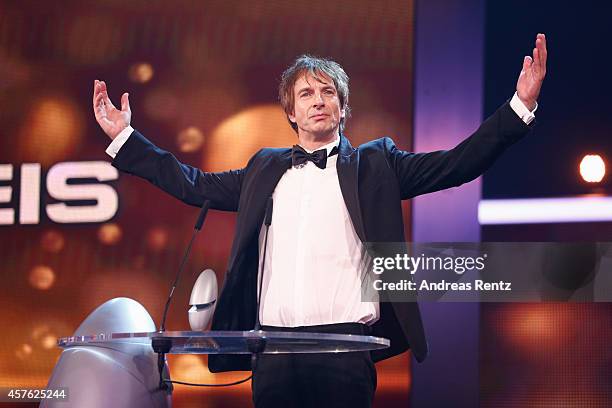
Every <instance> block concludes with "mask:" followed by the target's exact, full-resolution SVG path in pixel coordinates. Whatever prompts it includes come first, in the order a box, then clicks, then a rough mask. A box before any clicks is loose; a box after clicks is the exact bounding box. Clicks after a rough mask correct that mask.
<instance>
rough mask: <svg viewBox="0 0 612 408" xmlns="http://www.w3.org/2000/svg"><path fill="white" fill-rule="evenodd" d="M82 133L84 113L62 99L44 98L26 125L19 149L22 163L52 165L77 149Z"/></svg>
mask: <svg viewBox="0 0 612 408" xmlns="http://www.w3.org/2000/svg"><path fill="white" fill-rule="evenodd" d="M83 131H84V118H83V114H82V112H81V110H80V108H79V107H78V106H77V105H76V104H75V103H73V102H72V101H71V100H69V99H67V98H65V97H62V96H52V97H41V98H38V99H37V100H35V101H34V102H33V103H32V107H31V109H30V111H29V114H28V115H27V117H26V119H25V120H24V122H23V125H22V127H21V130H20V132H19V135H18V137H17V150H18V152H19V154H20V158H21V160H23V161H29V162H38V163H42V164H43V165H46V166H49V165H51V164H53V163H55V162H57V161H61V160H63V159H67V158H70V157H71V156H72V155H73V154H74V153H75V152H76V151H77V150H78V148H79V146H80V144H81V141H82V140H81V139H82V135H83Z"/></svg>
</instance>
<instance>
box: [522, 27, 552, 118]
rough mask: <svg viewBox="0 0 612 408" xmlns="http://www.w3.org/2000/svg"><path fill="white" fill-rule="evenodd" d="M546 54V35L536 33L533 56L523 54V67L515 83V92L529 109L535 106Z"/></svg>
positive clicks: (540, 86) (544, 73)
mask: <svg viewBox="0 0 612 408" xmlns="http://www.w3.org/2000/svg"><path fill="white" fill-rule="evenodd" d="M546 56H547V52H546V37H545V36H544V34H538V35H537V36H536V42H535V48H534V49H533V58H532V57H530V56H528V55H526V56H525V58H524V59H523V69H522V70H521V74H520V75H519V78H518V81H517V83H516V93H517V95H518V97H519V99H520V100H521V101H522V102H523V103H524V104H525V106H526V107H527V108H528V109H529V110H530V111H532V110H534V109H535V107H536V102H537V101H538V96H540V89H541V88H542V82H544V77H545V76H546Z"/></svg>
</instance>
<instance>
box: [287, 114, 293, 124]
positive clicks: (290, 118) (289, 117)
mask: <svg viewBox="0 0 612 408" xmlns="http://www.w3.org/2000/svg"><path fill="white" fill-rule="evenodd" d="M287 118H288V119H289V121H290V122H291V123H295V115H294V114H293V113H288V114H287Z"/></svg>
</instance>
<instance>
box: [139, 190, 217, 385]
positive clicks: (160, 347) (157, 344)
mask: <svg viewBox="0 0 612 408" xmlns="http://www.w3.org/2000/svg"><path fill="white" fill-rule="evenodd" d="M209 207H210V200H204V203H203V204H202V209H201V210H200V215H199V216H198V220H197V221H196V224H195V226H194V227H193V234H192V235H191V240H190V241H189V245H188V246H187V250H186V251H185V254H184V255H183V259H182V261H181V264H180V266H179V269H178V272H177V273H176V277H175V278H174V283H173V284H172V288H171V289H170V294H169V295H168V300H167V301H166V306H165V307H164V315H163V317H162V320H161V324H160V325H159V332H163V331H165V330H166V318H167V317H168V309H169V307H170V302H171V301H172V296H173V295H174V290H175V289H176V287H177V285H178V282H179V278H180V276H181V272H182V271H183V268H184V267H185V263H186V262H187V258H188V257H189V253H190V252H191V246H192V245H193V241H194V240H195V237H196V234H197V233H198V231H200V229H201V228H202V224H204V219H205V218H206V213H207V212H208V208H209ZM151 346H152V347H153V351H154V352H156V353H157V368H158V370H159V388H160V389H168V388H169V387H168V385H167V384H165V383H164V378H163V372H164V367H165V365H166V358H165V354H166V353H168V352H169V351H170V349H171V348H172V341H171V340H170V339H169V338H167V337H153V338H152V339H151Z"/></svg>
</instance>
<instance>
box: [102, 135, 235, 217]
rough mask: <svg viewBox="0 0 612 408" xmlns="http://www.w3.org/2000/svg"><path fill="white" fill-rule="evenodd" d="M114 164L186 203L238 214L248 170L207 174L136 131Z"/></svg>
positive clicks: (116, 157)
mask: <svg viewBox="0 0 612 408" xmlns="http://www.w3.org/2000/svg"><path fill="white" fill-rule="evenodd" d="M112 165H113V166H114V167H116V168H117V169H119V170H121V171H123V172H126V173H129V174H133V175H136V176H138V177H142V178H144V179H146V180H148V181H150V182H151V183H152V184H154V185H156V186H157V187H159V188H161V189H162V190H163V191H165V192H166V193H168V194H170V195H172V196H174V197H176V198H178V199H179V200H181V201H183V202H184V203H186V204H189V205H194V206H201V205H202V204H203V203H204V200H210V201H211V208H214V209H217V210H224V211H236V210H237V209H238V201H239V199H240V189H241V186H242V180H243V178H244V174H245V172H246V169H240V170H230V171H225V172H221V173H206V172H203V171H202V170H200V169H197V168H195V167H192V166H189V165H186V164H183V163H181V162H180V161H178V159H177V158H176V157H175V156H174V155H173V154H172V153H169V152H167V151H165V150H162V149H160V148H158V147H157V146H155V145H154V144H153V143H151V142H150V141H149V140H148V139H147V138H145V137H144V136H143V135H142V134H140V133H139V132H138V131H134V132H133V133H132V134H131V135H130V137H129V138H128V139H127V141H126V142H125V144H124V145H123V146H122V147H121V149H120V150H119V152H118V153H117V155H116V156H115V159H114V160H113V162H112Z"/></svg>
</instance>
